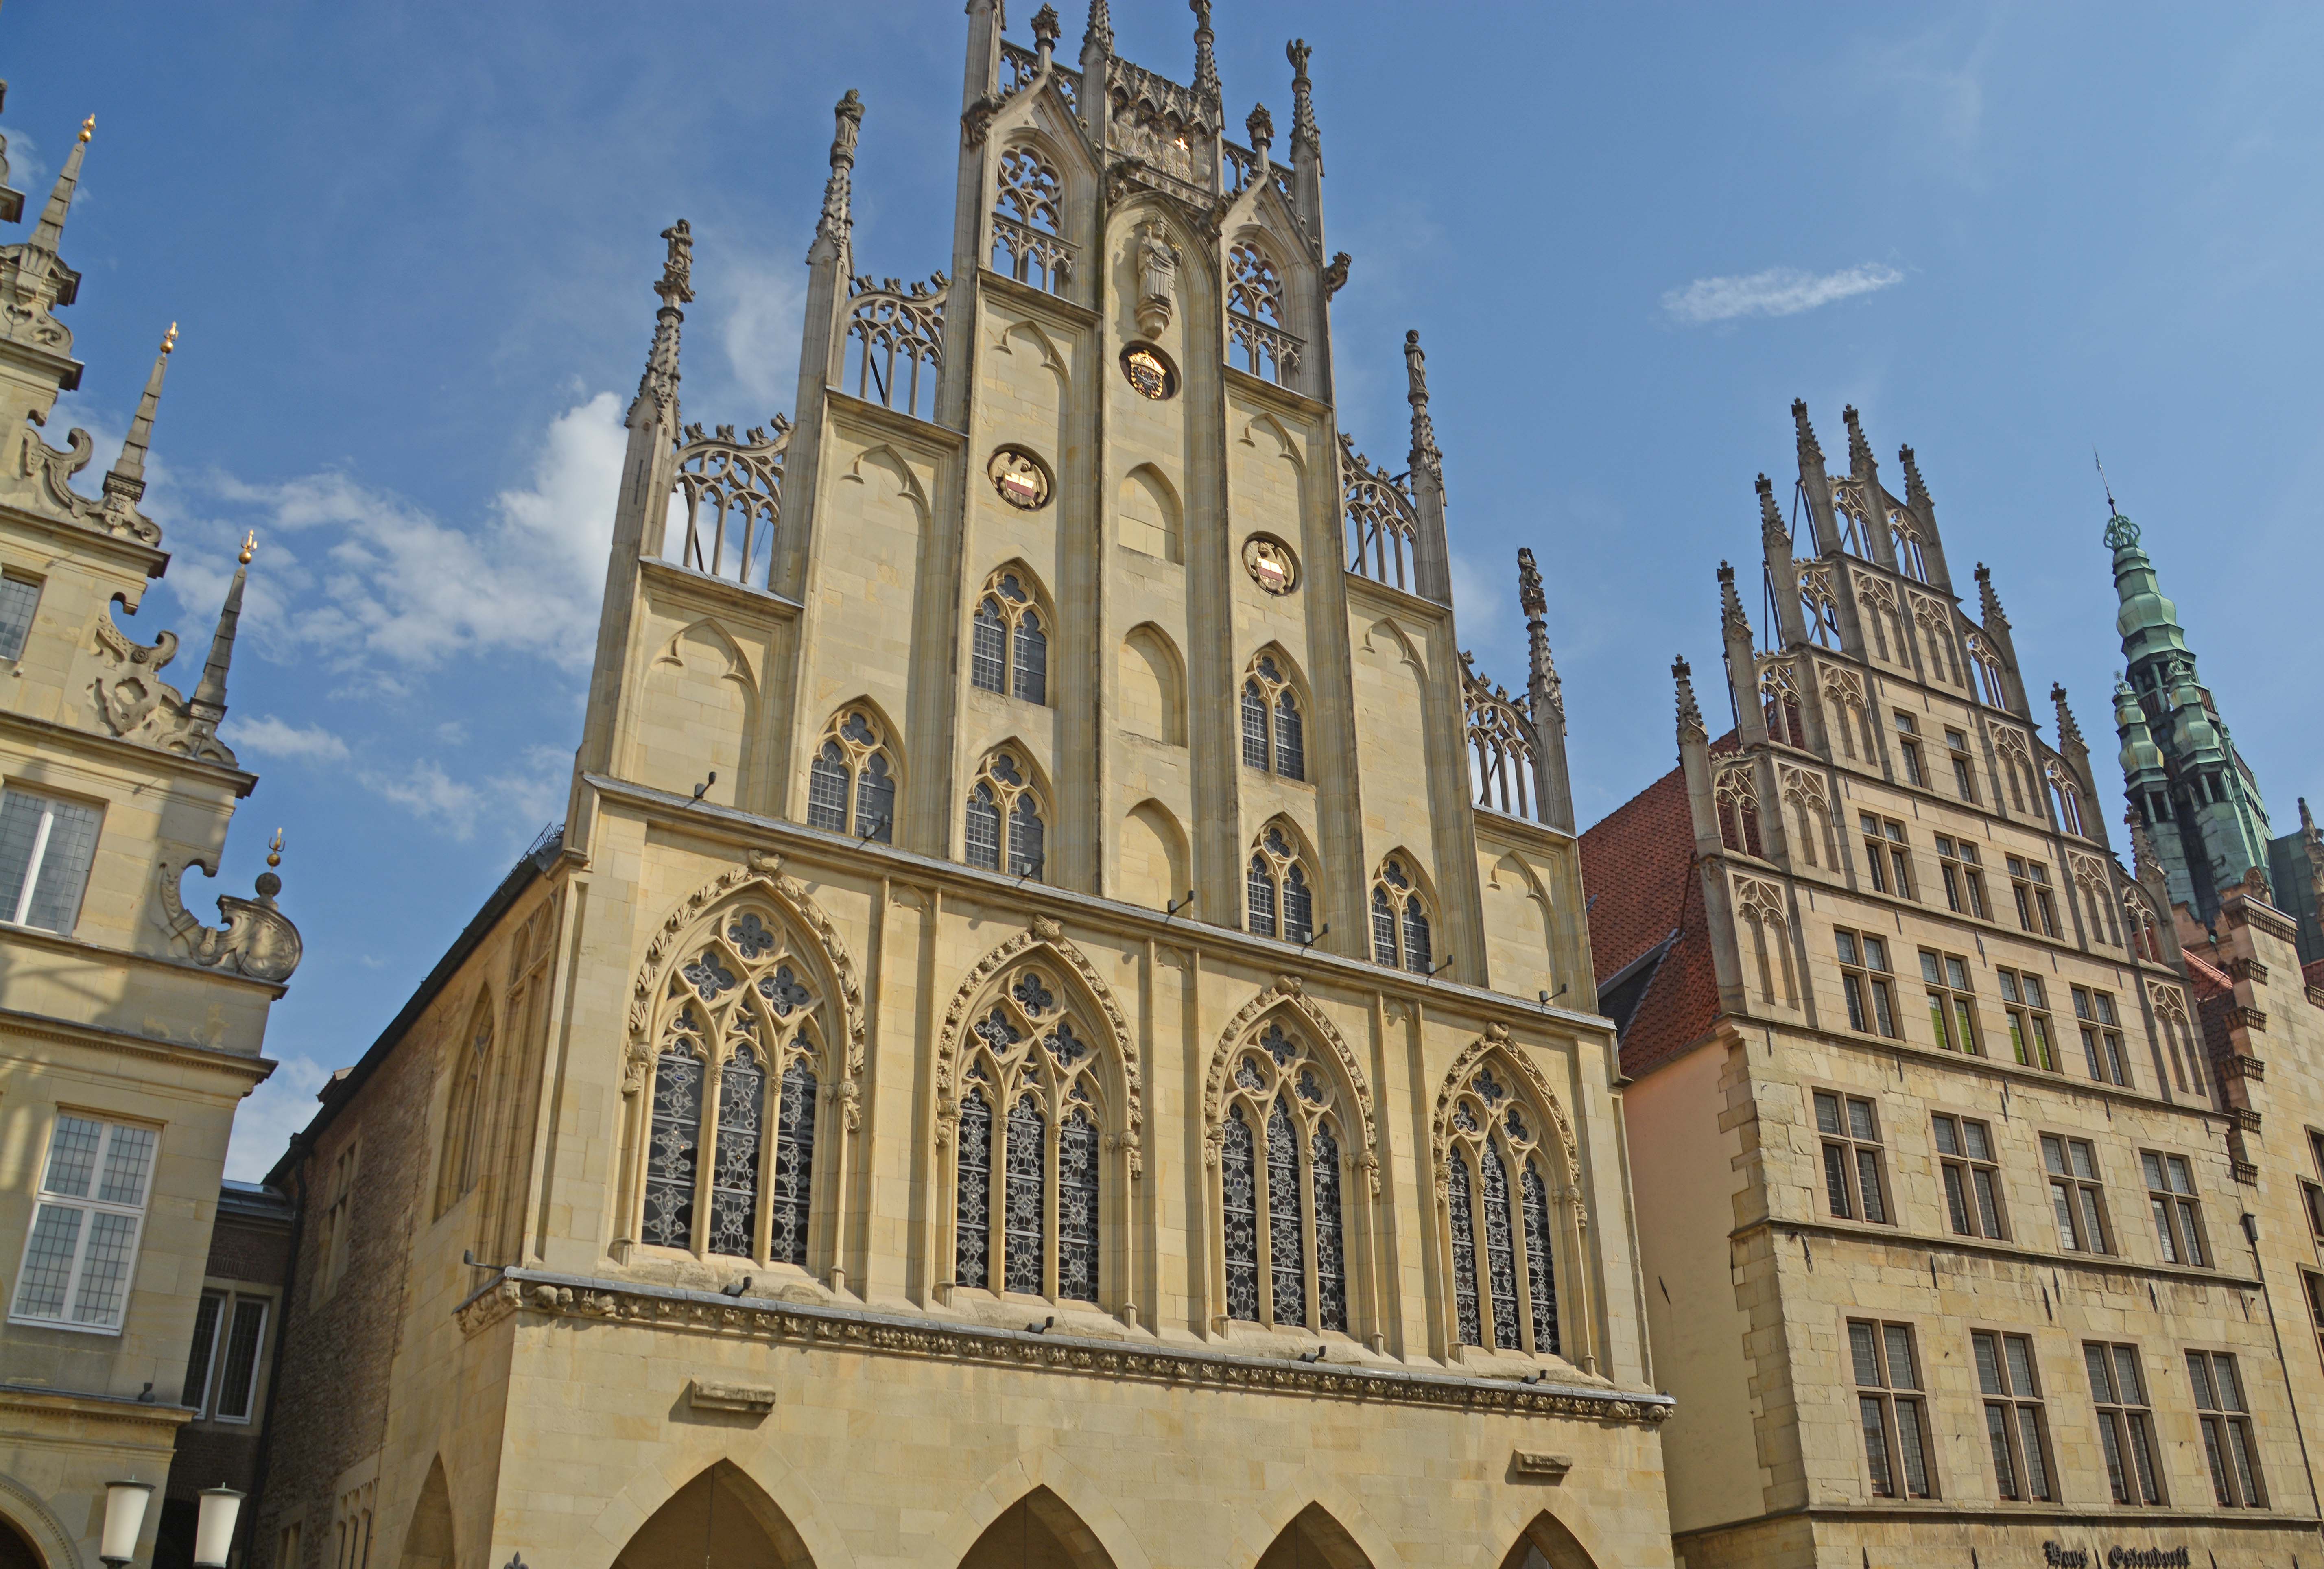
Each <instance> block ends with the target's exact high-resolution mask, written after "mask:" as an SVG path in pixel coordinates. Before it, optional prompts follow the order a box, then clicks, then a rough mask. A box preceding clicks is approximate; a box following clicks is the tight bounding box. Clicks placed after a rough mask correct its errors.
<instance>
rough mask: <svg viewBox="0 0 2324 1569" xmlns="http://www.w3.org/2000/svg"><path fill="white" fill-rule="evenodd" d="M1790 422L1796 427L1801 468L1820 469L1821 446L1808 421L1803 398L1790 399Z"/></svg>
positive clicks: (1806, 408) (1806, 406) (1821, 459)
mask: <svg viewBox="0 0 2324 1569" xmlns="http://www.w3.org/2000/svg"><path fill="white" fill-rule="evenodd" d="M1792 423H1793V425H1794V426H1795V427H1797V435H1798V440H1799V448H1800V467H1801V468H1802V469H1807V468H1810V467H1813V468H1816V469H1818V470H1821V468H1822V466H1823V448H1822V447H1821V446H1820V445H1818V443H1817V441H1816V435H1815V427H1814V426H1812V425H1811V424H1809V423H1808V401H1807V400H1806V399H1805V398H1794V399H1793V400H1792Z"/></svg>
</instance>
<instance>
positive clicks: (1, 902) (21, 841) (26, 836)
mask: <svg viewBox="0 0 2324 1569" xmlns="http://www.w3.org/2000/svg"><path fill="white" fill-rule="evenodd" d="M97 821H98V817H97V808H94V807H85V806H83V805H81V804H80V803H79V802H78V801H62V800H59V799H57V798H55V797H53V796H39V795H34V794H32V792H31V791H30V790H20V789H14V788H13V787H11V788H10V789H7V790H6V791H5V792H0V920H5V921H9V922H12V923H14V925H17V926H29V927H38V928H41V929H42V931H51V932H69V931H70V930H72V928H73V925H74V923H75V922H77V921H78V920H79V919H80V898H81V894H82V893H83V891H86V890H87V889H88V867H89V863H90V862H92V861H94V860H95V859H96V858H97Z"/></svg>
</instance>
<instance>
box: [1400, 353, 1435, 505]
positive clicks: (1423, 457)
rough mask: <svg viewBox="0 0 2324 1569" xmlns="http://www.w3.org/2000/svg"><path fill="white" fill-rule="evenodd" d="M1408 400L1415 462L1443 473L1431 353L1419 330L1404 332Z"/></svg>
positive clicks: (1415, 465) (1406, 394)
mask: <svg viewBox="0 0 2324 1569" xmlns="http://www.w3.org/2000/svg"><path fill="white" fill-rule="evenodd" d="M1404 380H1405V394H1404V396H1405V401H1406V402H1408V403H1410V404H1411V405H1412V466H1413V467H1415V468H1425V469H1426V470H1427V471H1428V472H1429V474H1431V475H1434V477H1435V478H1436V479H1438V480H1439V481H1442V480H1443V477H1444V455H1443V453H1441V452H1439V451H1438V450H1437V449H1436V425H1435V422H1434V420H1430V419H1429V417H1428V356H1427V355H1425V354H1423V353H1422V352H1421V350H1420V330H1419V329H1418V328H1414V329H1412V330H1411V331H1409V332H1406V334H1405V335H1404Z"/></svg>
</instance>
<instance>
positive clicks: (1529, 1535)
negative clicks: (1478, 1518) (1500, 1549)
mask: <svg viewBox="0 0 2324 1569" xmlns="http://www.w3.org/2000/svg"><path fill="white" fill-rule="evenodd" d="M1500 1569H1598V1560H1597V1559H1595V1558H1593V1557H1591V1555H1590V1551H1589V1549H1588V1548H1586V1547H1584V1546H1582V1538H1581V1537H1577V1536H1575V1535H1574V1534H1573V1532H1572V1530H1570V1529H1569V1528H1568V1527H1566V1525H1565V1522H1564V1521H1563V1520H1561V1519H1559V1518H1557V1517H1556V1516H1555V1515H1553V1514H1551V1513H1550V1512H1549V1511H1548V1510H1547V1509H1544V1510H1542V1511H1541V1513H1539V1514H1537V1515H1535V1517H1534V1518H1532V1519H1531V1520H1529V1521H1527V1522H1526V1528H1525V1529H1524V1531H1523V1532H1521V1533H1520V1534H1519V1535H1518V1537H1517V1545H1516V1546H1513V1547H1511V1548H1510V1549H1509V1550H1508V1554H1507V1555H1504V1556H1503V1557H1502V1559H1501V1564H1500Z"/></svg>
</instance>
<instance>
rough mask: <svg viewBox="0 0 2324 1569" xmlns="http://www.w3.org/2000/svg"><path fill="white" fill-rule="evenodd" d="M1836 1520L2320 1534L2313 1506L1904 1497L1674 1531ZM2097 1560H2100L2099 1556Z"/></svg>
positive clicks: (1699, 1532)
mask: <svg viewBox="0 0 2324 1569" xmlns="http://www.w3.org/2000/svg"><path fill="white" fill-rule="evenodd" d="M1794 1519H1806V1520H1834V1521H1841V1520H1844V1521H1848V1522H1849V1523H1851V1524H1853V1523H1857V1522H1860V1521H1865V1520H1916V1521H1920V1522H1923V1524H1932V1523H1941V1522H1952V1523H1956V1524H1963V1525H1969V1524H1974V1525H1976V1526H1978V1527H1980V1528H1983V1529H1987V1530H1995V1531H1998V1530H2003V1529H2006V1527H2011V1526H2024V1527H2028V1528H2033V1527H2041V1528H2044V1529H2046V1528H2051V1527H2059V1526H2075V1527H2083V1528H2085V1529H2089V1530H2106V1531H2116V1532H2120V1533H2122V1534H2123V1535H2125V1536H2135V1537H2136V1538H2138V1539H2140V1540H2141V1541H2144V1540H2145V1539H2148V1538H2151V1537H2153V1536H2154V1535H2155V1534H2156V1533H2158V1532H2163V1531H2170V1530H2174V1529H2182V1528H2185V1527H2226V1528H2232V1529H2240V1530H2246V1531H2265V1532H2270V1533H2281V1532H2295V1533H2297V1534H2298V1535H2299V1536H2300V1537H2302V1538H2312V1537H2314V1536H2315V1534H2316V1527H2317V1516H2316V1515H2315V1514H2314V1513H2313V1512H2312V1511H2298V1512H2293V1513H2287V1514H2278V1513H2275V1512H2273V1510H2263V1509H2123V1508H2119V1507H2116V1508H2112V1509H2071V1508H2060V1507H2057V1506H2055V1505H2043V1504H2015V1503H1998V1504H1971V1505H1969V1506H1966V1507H1964V1506H1963V1505H1962V1504H1961V1503H1960V1501H1959V1500H1953V1499H1930V1500H1925V1501H1915V1502H1905V1501H1892V1500H1879V1501H1877V1502H1867V1503H1820V1504H1794V1505H1793V1506H1792V1507H1790V1508H1789V1509H1769V1510H1768V1511H1767V1512H1766V1513H1765V1514H1760V1515H1748V1516H1746V1517H1744V1518H1741V1519H1738V1520H1725V1521H1722V1522H1720V1524H1718V1525H1715V1526H1696V1527H1693V1528H1692V1529H1690V1530H1684V1531H1673V1532H1672V1533H1671V1540H1672V1541H1673V1542H1674V1543H1676V1544H1678V1545H1680V1546H1685V1545H1686V1544H1687V1543H1689V1542H1700V1541H1701V1540H1703V1539H1704V1538H1705V1537H1717V1536H1724V1535H1727V1534H1729V1533H1730V1532H1736V1531H1748V1530H1751V1529H1753V1528H1755V1527H1760V1526H1769V1525H1773V1524H1775V1522H1777V1521H1779V1520H1794ZM2003 1540H2006V1539H1997V1541H1996V1543H1995V1546H1993V1547H1991V1548H1989V1549H1988V1551H1993V1552H1996V1553H1998V1552H2000V1551H2001V1550H2002V1541H2003ZM2093 1561H2094V1562H2097V1561H2099V1560H2097V1559H2096V1558H2095V1556H2094V1559H2093Z"/></svg>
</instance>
